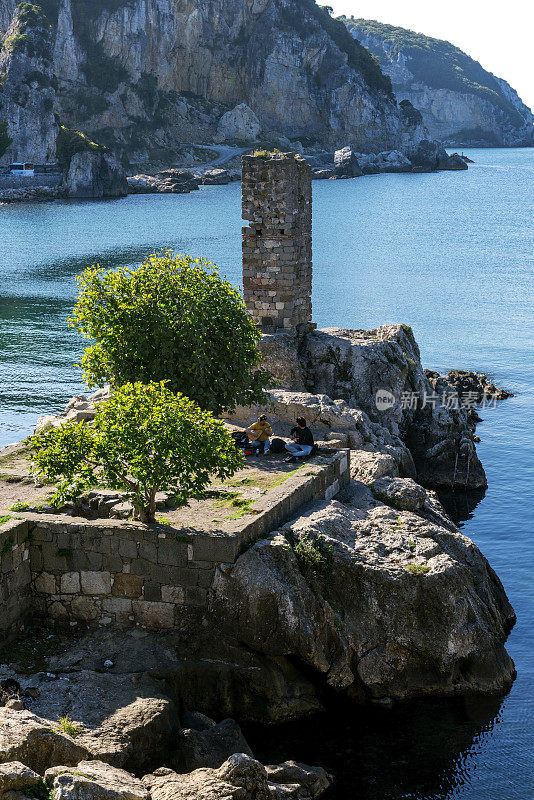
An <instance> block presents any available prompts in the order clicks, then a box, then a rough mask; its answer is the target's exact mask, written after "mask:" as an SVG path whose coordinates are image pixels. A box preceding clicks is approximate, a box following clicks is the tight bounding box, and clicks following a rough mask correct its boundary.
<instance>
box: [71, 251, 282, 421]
mask: <svg viewBox="0 0 534 800" xmlns="http://www.w3.org/2000/svg"><path fill="white" fill-rule="evenodd" d="M78 283H79V285H80V287H81V293H80V295H79V297H78V301H77V304H76V306H75V308H74V311H73V314H72V317H71V319H70V320H69V322H70V324H71V326H72V327H74V328H76V329H77V330H78V331H79V332H80V333H81V334H82V335H83V336H84V337H86V338H91V339H93V340H94V342H95V344H94V345H92V346H90V347H88V348H87V350H86V351H85V355H84V357H83V359H82V367H83V368H84V371H85V379H86V381H87V383H88V384H89V386H92V385H95V384H96V385H103V384H104V383H105V382H106V381H110V382H111V383H112V384H113V385H115V386H116V385H120V384H122V383H127V382H131V381H142V382H143V383H149V382H150V381H153V380H156V381H160V380H166V381H169V388H170V389H172V390H173V391H175V392H181V393H182V394H184V395H186V396H187V397H189V398H191V400H194V401H195V402H196V403H198V405H199V406H200V407H201V408H204V409H206V410H208V411H211V412H212V413H213V414H216V415H218V414H220V413H221V412H222V411H223V410H226V409H231V408H234V407H235V405H236V404H238V403H239V404H244V405H250V404H252V403H255V402H258V401H261V400H263V399H264V394H263V389H264V387H265V386H266V385H267V384H268V381H269V377H270V376H269V374H268V373H267V372H265V371H263V370H260V369H258V365H259V362H260V360H261V356H260V354H259V351H258V341H259V338H260V334H259V332H258V329H257V328H256V325H255V324H254V322H253V321H252V319H251V317H250V316H249V314H248V313H247V310H246V308H245V304H244V303H243V300H242V298H241V295H240V294H239V292H238V291H237V289H235V288H234V287H233V286H232V285H231V284H230V283H228V281H226V280H224V279H222V278H221V277H220V276H219V274H218V271H217V268H216V267H215V266H214V265H213V264H211V263H210V262H208V261H205V260H203V259H193V258H191V257H190V256H177V255H174V254H173V253H172V252H171V251H168V252H166V253H163V254H159V255H152V256H150V257H149V258H148V260H147V261H145V262H144V263H143V264H141V266H140V267H139V268H137V269H130V268H127V267H119V268H118V269H115V270H111V271H109V272H106V271H105V270H104V269H102V268H101V267H100V266H98V265H97V266H93V267H90V268H89V269H86V270H85V271H84V273H83V274H82V275H81V276H79V278H78Z"/></svg>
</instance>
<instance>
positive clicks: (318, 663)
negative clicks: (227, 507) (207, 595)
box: [214, 487, 515, 699]
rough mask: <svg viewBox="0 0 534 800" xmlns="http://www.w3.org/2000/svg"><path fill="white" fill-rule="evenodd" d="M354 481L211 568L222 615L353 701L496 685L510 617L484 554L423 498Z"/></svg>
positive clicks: (264, 649)
mask: <svg viewBox="0 0 534 800" xmlns="http://www.w3.org/2000/svg"><path fill="white" fill-rule="evenodd" d="M363 489H364V491H361V492H359V493H357V492H355V493H354V495H353V498H352V501H350V500H347V504H346V505H344V504H342V503H341V502H339V501H332V502H331V503H323V504H319V505H316V506H315V507H313V508H312V509H310V511H309V512H308V513H305V514H303V515H301V516H300V517H299V518H298V519H297V520H295V521H294V522H292V523H291V524H288V525H287V526H286V527H285V528H284V530H283V531H281V532H278V533H276V534H273V535H272V536H270V537H269V538H267V539H264V540H261V541H259V542H257V543H256V544H255V545H254V546H253V547H251V548H250V549H249V550H247V551H246V552H245V553H243V554H242V555H241V556H240V557H239V558H238V559H237V561H236V563H235V564H233V565H231V566H230V565H228V566H226V567H224V568H223V569H220V570H219V571H218V573H217V575H216V580H215V598H214V606H215V608H217V609H218V610H219V614H220V619H221V620H222V621H223V623H222V624H224V625H225V626H226V628H227V630H233V632H234V635H235V636H237V637H239V640H240V641H241V642H243V644H245V645H246V646H247V647H249V648H251V649H252V650H253V651H255V652H259V653H264V654H267V653H269V654H271V655H280V656H282V655H283V656H285V657H290V658H293V659H294V660H295V661H296V663H302V664H305V665H306V668H307V670H310V669H312V670H313V671H314V672H315V673H316V674H317V675H318V676H319V675H322V676H324V678H323V679H326V682H327V683H328V684H329V685H330V686H332V687H333V688H335V689H337V690H338V691H344V692H346V693H347V694H348V695H349V696H354V697H356V698H359V699H365V698H369V697H370V698H375V699H386V698H396V699H406V698H409V697H416V696H421V695H430V694H435V695H443V694H449V695H453V694H460V693H466V692H467V693H468V692H501V691H504V690H506V689H507V688H508V687H509V686H510V685H511V682H512V680H513V678H514V674H515V673H514V665H513V662H512V660H511V659H510V657H509V656H508V654H507V653H506V650H505V649H504V642H505V640H506V638H507V635H508V632H509V630H510V628H511V626H512V625H513V623H514V621H515V616H514V612H513V609H512V608H511V606H510V604H509V602H508V600H507V597H506V594H505V592H504V589H503V587H502V585H501V583H500V581H499V579H498V578H497V576H496V575H495V573H494V572H493V570H492V569H491V567H490V566H489V564H488V563H487V561H486V559H485V558H484V556H483V555H482V554H481V553H480V551H479V550H478V548H477V547H476V546H475V545H474V544H473V542H472V541H471V540H470V539H468V538H467V537H465V536H462V534H460V533H459V532H458V530H457V529H455V528H454V526H453V525H452V523H450V524H449V527H445V526H444V525H441V524H439V522H438V521H437V520H436V516H434V515H432V514H431V513H428V514H427V513H426V508H425V509H420V510H419V511H418V513H417V514H414V513H411V512H408V511H399V510H398V509H396V508H392V507H390V506H388V505H385V504H383V503H380V502H379V501H377V500H376V499H375V498H373V497H372V495H371V493H370V492H369V490H367V489H366V488H365V487H363ZM425 506H426V504H425Z"/></svg>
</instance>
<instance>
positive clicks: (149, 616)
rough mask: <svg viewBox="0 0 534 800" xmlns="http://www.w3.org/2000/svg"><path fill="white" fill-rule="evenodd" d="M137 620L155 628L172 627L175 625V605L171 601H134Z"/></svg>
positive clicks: (133, 607) (133, 605)
mask: <svg viewBox="0 0 534 800" xmlns="http://www.w3.org/2000/svg"><path fill="white" fill-rule="evenodd" d="M132 611H133V615H134V618H135V621H136V622H137V623H138V624H139V625H144V626H145V627H147V628H151V629H153V630H159V629H163V628H172V627H173V625H174V606H173V605H172V604H171V603H150V602H147V601H145V600H135V601H134V602H133V603H132Z"/></svg>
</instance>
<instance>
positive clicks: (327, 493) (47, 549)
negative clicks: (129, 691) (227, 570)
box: [0, 450, 350, 638]
mask: <svg viewBox="0 0 534 800" xmlns="http://www.w3.org/2000/svg"><path fill="white" fill-rule="evenodd" d="M349 455H350V454H349V451H348V450H342V451H339V452H336V453H333V454H329V455H328V456H321V457H320V460H319V462H318V463H309V464H306V468H305V469H304V470H303V471H302V473H298V474H296V475H293V476H292V477H290V478H288V479H287V480H286V481H285V482H284V483H283V484H282V485H281V486H279V487H277V488H275V489H273V490H271V491H270V492H268V493H267V494H266V495H264V496H263V497H262V498H261V499H260V500H258V501H256V503H254V504H253V505H252V507H251V511H252V513H253V515H254V516H253V517H252V518H251V519H249V520H235V521H234V523H232V525H233V527H230V529H227V530H225V531H224V532H210V533H203V532H198V531H192V530H190V531H188V530H183V529H175V528H172V527H170V526H162V525H152V526H149V525H142V524H140V523H135V522H124V521H122V520H102V519H98V520H86V519H80V518H74V517H68V516H66V515H55V516H50V515H43V514H35V513H21V514H20V515H19V516H21V517H23V519H21V520H19V521H16V522H12V523H10V524H9V529H8V530H9V534H8V535H9V537H11V539H12V540H13V543H14V544H15V543H17V545H18V548H22V546H23V543H26V544H25V549H24V550H23V551H19V550H18V548H17V549H14V550H13V553H11V554H10V555H9V560H8V561H6V579H5V594H6V598H7V599H8V603H9V604H8V608H9V609H10V616H9V617H8V620H6V624H5V627H4V628H2V629H1V631H0V633H1V632H2V631H3V632H4V638H5V637H6V636H7V633H6V632H7V631H8V629H9V630H11V629H12V628H14V627H16V624H17V620H19V619H22V618H23V617H24V615H25V614H27V612H28V610H29V609H30V607H31V609H32V611H33V613H34V614H36V615H37V616H39V617H41V618H44V619H47V620H54V621H57V622H63V623H67V624H69V623H70V624H73V623H96V624H100V625H110V626H116V627H132V626H136V625H139V626H144V627H147V628H151V629H170V628H179V627H182V626H183V624H184V623H186V622H187V618H192V617H193V616H195V615H196V614H198V613H199V612H200V613H202V612H204V611H207V610H208V609H209V605H210V591H211V587H212V585H213V580H214V578H215V571H216V569H217V567H218V566H219V565H220V564H223V563H233V562H234V561H235V559H236V558H237V556H238V555H239V553H240V552H242V551H243V550H244V549H246V547H248V546H249V545H250V544H252V543H253V542H254V541H256V540H257V539H259V538H261V537H262V536H264V535H266V534H267V533H269V532H270V531H272V530H276V528H277V527H280V526H281V525H282V524H283V523H285V522H286V521H287V520H288V519H290V518H291V517H292V516H293V515H294V514H296V513H297V512H298V510H299V509H300V508H302V506H303V505H305V504H306V503H308V502H310V501H312V500H323V499H327V500H328V499H330V498H331V497H333V496H334V495H335V494H336V493H337V492H338V491H339V490H340V489H341V488H342V487H343V486H344V485H345V484H346V483H348V481H349V476H350V464H349ZM2 537H4V529H2ZM0 541H1V540H0ZM15 553H17V555H15ZM15 564H16V569H15V566H14V565H15ZM21 565H25V567H24V571H21V572H19V571H18V570H21V569H22V566H21ZM2 567H3V564H2ZM30 570H31V574H30ZM11 572H13V575H12V576H11ZM12 587H15V594H17V595H18V593H19V589H20V598H18V599H17V600H15V599H14V596H13V593H12V592H11V588H12ZM2 591H4V584H3V583H2Z"/></svg>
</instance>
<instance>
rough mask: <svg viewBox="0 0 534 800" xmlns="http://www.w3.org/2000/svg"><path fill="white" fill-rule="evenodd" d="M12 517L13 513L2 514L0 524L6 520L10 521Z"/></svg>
mask: <svg viewBox="0 0 534 800" xmlns="http://www.w3.org/2000/svg"><path fill="white" fill-rule="evenodd" d="M10 519H11V515H10V514H2V515H0V525H3V524H4V523H5V522H9V520H10Z"/></svg>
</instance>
